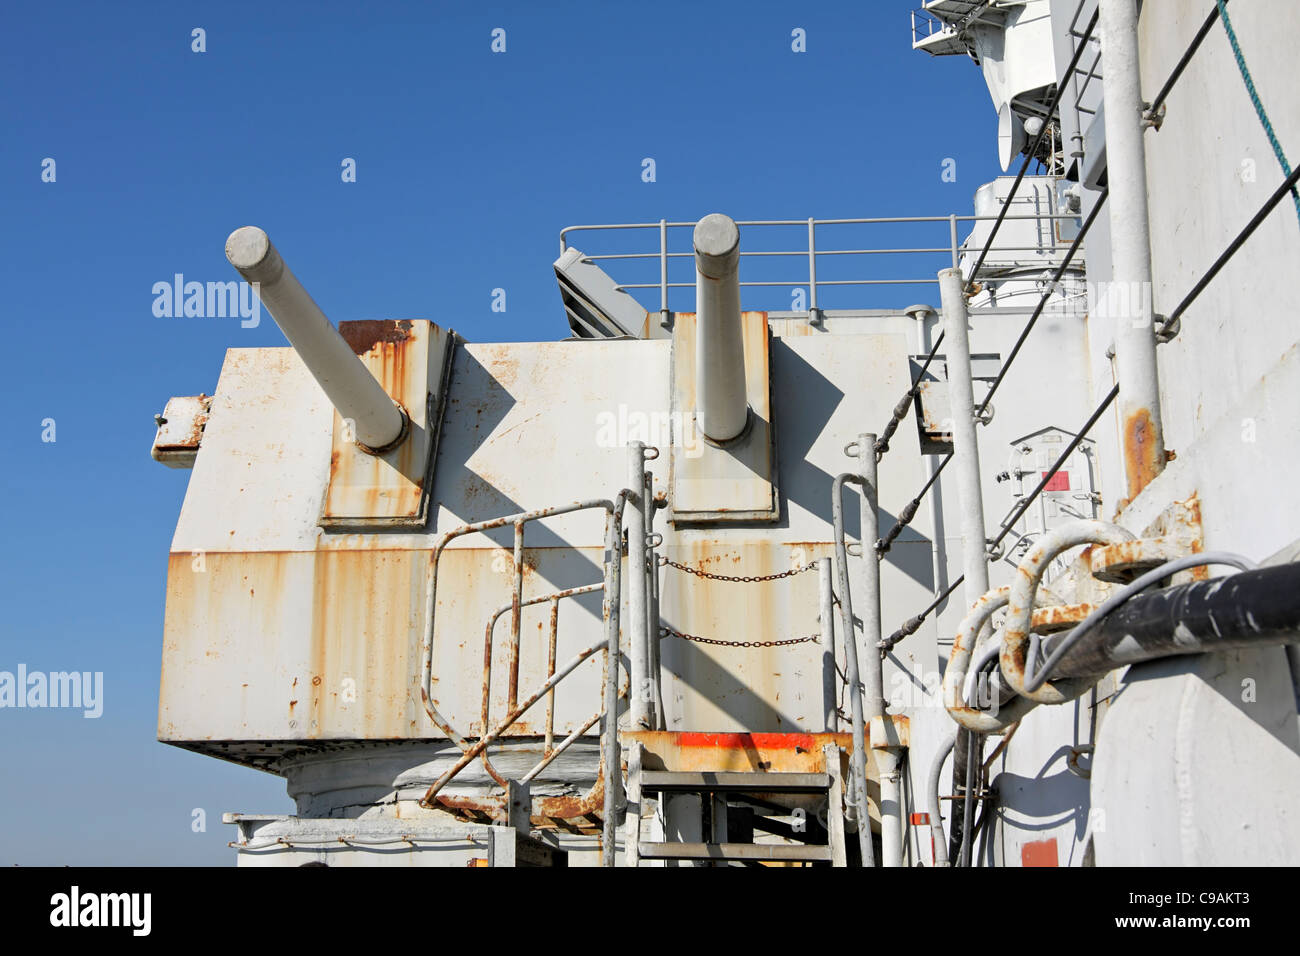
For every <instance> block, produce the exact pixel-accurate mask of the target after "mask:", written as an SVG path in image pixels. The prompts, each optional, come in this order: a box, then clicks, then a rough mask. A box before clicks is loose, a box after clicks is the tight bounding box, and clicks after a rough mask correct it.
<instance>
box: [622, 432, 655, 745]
mask: <svg viewBox="0 0 1300 956" xmlns="http://www.w3.org/2000/svg"><path fill="white" fill-rule="evenodd" d="M627 451H628V460H627V464H628V475H627V487H628V489H629V492H628V498H627V511H626V512H625V514H626V518H627V612H628V627H627V631H628V655H629V657H630V658H631V675H632V707H631V715H630V718H629V719H630V720H631V722H632V729H633V730H654V727H655V724H654V709H655V708H654V687H653V685H652V683H651V677H650V638H649V635H648V633H647V624H648V622H649V618H648V617H647V616H646V609H647V608H648V606H649V595H648V588H647V585H648V584H649V579H648V578H647V577H646V530H645V525H646V494H645V445H644V444H643V443H642V442H639V441H632V442H628V446H627Z"/></svg>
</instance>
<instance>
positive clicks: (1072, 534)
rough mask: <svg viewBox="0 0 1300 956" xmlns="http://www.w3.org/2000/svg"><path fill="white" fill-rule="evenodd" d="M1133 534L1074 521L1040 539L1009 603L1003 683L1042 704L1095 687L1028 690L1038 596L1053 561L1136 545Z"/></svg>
mask: <svg viewBox="0 0 1300 956" xmlns="http://www.w3.org/2000/svg"><path fill="white" fill-rule="evenodd" d="M1136 540H1137V538H1136V537H1134V535H1133V533H1132V532H1131V531H1128V530H1126V529H1124V528H1121V527H1120V526H1119V525H1114V524H1110V523H1108V522H1105V521H1092V520H1083V521H1071V522H1069V523H1068V524H1063V525H1058V526H1057V527H1055V528H1053V529H1052V530H1051V531H1049V532H1047V533H1046V534H1045V535H1043V536H1042V537H1040V538H1039V539H1038V541H1037V542H1036V543H1035V544H1034V546H1033V547H1032V548H1030V549H1029V553H1028V554H1026V555H1025V556H1024V557H1023V558H1022V559H1021V561H1020V564H1019V565H1018V566H1017V567H1016V577H1015V581H1014V583H1013V584H1012V585H1011V596H1010V598H1009V599H1008V601H1007V622H1006V626H1005V627H1004V628H1003V629H1002V650H1001V652H1000V654H999V656H998V665H999V666H1000V667H1001V668H1002V680H1003V682H1004V683H1005V684H1006V685H1007V686H1008V687H1010V688H1011V689H1012V690H1013V691H1015V692H1016V693H1017V694H1019V695H1021V697H1027V698H1029V699H1030V700H1034V701H1037V702H1038V703H1040V704H1064V703H1065V702H1066V701H1071V700H1074V699H1075V698H1076V697H1078V696H1079V695H1080V694H1082V693H1084V692H1085V691H1087V690H1088V688H1089V687H1091V686H1092V684H1093V683H1094V682H1093V681H1087V680H1069V679H1062V680H1057V681H1051V682H1048V683H1046V684H1044V685H1043V686H1042V687H1040V688H1038V689H1037V690H1028V689H1027V688H1026V687H1025V659H1026V657H1027V655H1028V653H1029V628H1030V624H1031V619H1032V618H1033V613H1034V610H1033V602H1034V593H1035V592H1036V591H1037V590H1038V583H1039V582H1040V581H1041V580H1042V579H1043V574H1044V573H1046V571H1047V568H1048V566H1049V565H1050V564H1051V563H1052V560H1053V559H1054V558H1056V556H1057V555H1059V554H1061V553H1062V552H1063V551H1067V550H1069V549H1070V548H1073V547H1075V546H1076V545H1080V544H1100V545H1103V546H1107V547H1109V546H1113V545H1118V544H1125V543H1127V542H1129V541H1136Z"/></svg>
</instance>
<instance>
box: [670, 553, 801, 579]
mask: <svg viewBox="0 0 1300 956" xmlns="http://www.w3.org/2000/svg"><path fill="white" fill-rule="evenodd" d="M659 564H660V566H661V567H669V568H676V569H677V570H678V571H685V572H686V573H687V574H693V575H695V576H696V577H699V578H708V579H709V580H710V581H733V582H735V583H737V584H755V583H757V582H759V581H777V580H779V579H781V578H790V577H794V576H795V575H796V574H803V573H804V572H805V571H811V570H813V569H814V568H815V567H817V565H815V564H805V565H804V566H803V567H801V568H791V569H790V570H789V571H781V572H779V573H777V574H753V575H742V576H739V577H737V576H733V575H730V574H714V573H713V572H711V571H701V570H700V569H699V568H693V567H691V566H690V565H688V564H678V563H677V562H676V561H671V560H669V559H668V558H666V557H663V556H660V558H659Z"/></svg>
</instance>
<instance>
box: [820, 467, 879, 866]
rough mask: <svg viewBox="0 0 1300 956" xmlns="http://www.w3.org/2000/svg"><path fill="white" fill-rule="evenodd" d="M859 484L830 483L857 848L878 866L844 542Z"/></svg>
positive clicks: (851, 477) (839, 478)
mask: <svg viewBox="0 0 1300 956" xmlns="http://www.w3.org/2000/svg"><path fill="white" fill-rule="evenodd" d="M846 481H848V482H853V483H854V484H858V483H860V482H861V481H862V477H861V476H860V475H855V474H852V473H846V474H842V475H836V476H835V480H834V481H833V482H831V521H832V524H833V526H834V529H835V574H836V578H837V580H838V582H839V586H840V620H841V625H842V626H841V631H842V633H843V636H844V676H845V678H846V679H847V683H848V685H849V708H850V714H851V715H852V728H851V729H852V733H853V753H852V754H850V755H849V773H850V778H851V780H852V783H853V811H854V819H855V821H856V822H857V825H858V851H859V853H860V854H861V860H862V865H863V866H866V867H874V866H875V865H876V851H875V848H874V847H873V846H872V844H871V812H870V809H869V807H868V804H867V733H866V722H865V720H864V719H863V715H862V677H861V674H860V673H859V671H858V641H857V635H856V632H855V631H854V628H853V595H852V593H851V592H850V590H849V556H848V545H847V544H846V543H845V541H844V500H843V499H844V483H845V482H846Z"/></svg>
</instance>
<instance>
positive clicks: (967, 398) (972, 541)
mask: <svg viewBox="0 0 1300 956" xmlns="http://www.w3.org/2000/svg"><path fill="white" fill-rule="evenodd" d="M964 287H965V282H964V281H963V280H962V277H961V270H960V269H942V270H940V272H939V293H940V295H941V297H942V308H943V322H944V342H945V353H946V364H947V366H948V404H949V410H950V412H951V414H952V442H953V466H954V467H953V474H954V477H955V479H956V484H957V503H958V504H959V505H960V507H961V515H962V521H961V535H962V570H963V571H964V572H965V574H966V580H965V582H964V584H963V593H964V594H965V597H966V606H967V607H969V606H970V605H972V604H974V603H975V602H976V601H977V600H979V597H980V595H982V594H983V593H984V592H985V591H987V590H988V589H989V571H988V561H987V554H986V548H987V543H986V541H985V532H984V498H983V494H982V492H981V490H980V453H979V439H978V436H977V435H976V433H975V395H974V385H973V383H972V381H971V363H970V331H969V318H968V316H967V312H966V296H965V292H964Z"/></svg>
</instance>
